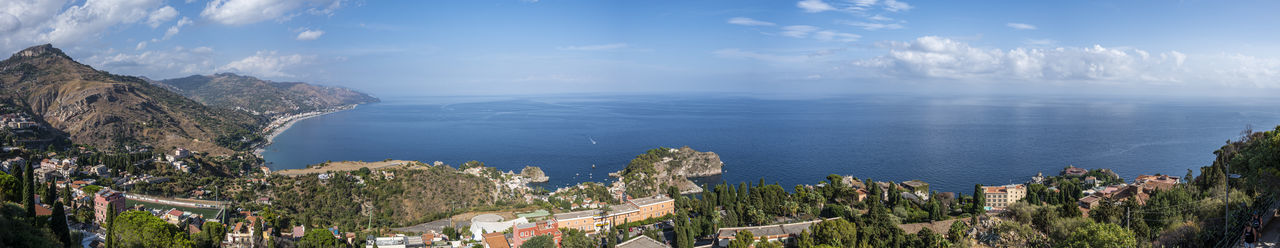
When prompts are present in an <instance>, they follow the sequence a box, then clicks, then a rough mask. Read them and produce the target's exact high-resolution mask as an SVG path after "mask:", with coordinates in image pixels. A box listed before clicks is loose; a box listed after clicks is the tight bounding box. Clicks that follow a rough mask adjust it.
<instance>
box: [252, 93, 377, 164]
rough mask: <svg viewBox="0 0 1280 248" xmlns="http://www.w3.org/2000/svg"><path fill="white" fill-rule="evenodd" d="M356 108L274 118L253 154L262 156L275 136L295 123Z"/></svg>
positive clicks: (345, 107)
mask: <svg viewBox="0 0 1280 248" xmlns="http://www.w3.org/2000/svg"><path fill="white" fill-rule="evenodd" d="M356 106H359V104H352V105H347V106H342V107H337V108H333V109H328V110H324V111H313V112H306V113H301V114H295V115H289V116H285V117H280V118H276V119H275V120H271V124H267V127H264V128H262V132H263V133H266V134H267V136H266V141H264V142H262V143H260V144H258V146H257V148H255V149H254V150H253V152H254V154H257V155H258V156H262V152H263V151H266V149H267V146H270V145H271V143H272V142H274V141H275V140H276V136H278V135H280V134H281V133H284V131H285V130H289V128H290V127H293V124H294V123H297V122H298V121H302V120H306V119H309V118H312V117H316V116H322V115H327V114H332V113H337V112H340V111H346V110H350V109H354V108H356Z"/></svg>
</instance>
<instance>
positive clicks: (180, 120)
mask: <svg viewBox="0 0 1280 248" xmlns="http://www.w3.org/2000/svg"><path fill="white" fill-rule="evenodd" d="M0 88H3V92H0V99H3V100H5V101H7V102H12V103H14V104H16V105H18V106H21V107H23V108H26V109H28V110H29V111H30V112H31V113H32V114H34V115H35V118H37V119H38V121H40V122H43V123H46V124H47V125H49V126H50V127H53V128H55V129H58V130H60V131H62V132H65V133H66V135H67V137H68V138H70V139H71V141H72V142H75V143H78V144H90V145H95V146H100V147H113V146H116V145H128V144H147V145H152V146H155V147H156V148H159V149H168V148H169V147H185V148H189V149H192V150H196V151H207V152H212V153H215V154H221V153H226V152H229V151H231V150H230V149H229V148H235V149H245V148H247V145H245V144H244V143H245V142H249V141H252V140H253V139H254V138H253V137H254V134H253V132H254V131H256V130H258V129H259V128H261V126H262V125H263V123H264V122H265V118H263V117H259V116H253V115H250V114H248V113H245V112H242V111H234V110H230V109H222V108H213V107H208V106H205V105H202V104H200V103H198V102H196V101H192V100H191V99H187V98H186V97H183V96H182V95H179V94H177V93H174V92H172V91H169V90H166V89H164V88H161V87H158V86H156V85H153V84H151V83H148V82H147V80H145V79H142V78H138V77H133V76H121V75H113V74H110V73H107V72H105V71H99V70H95V69H93V68H92V67H89V66H87V65H84V64H80V63H78V62H76V61H75V60H72V59H71V57H68V56H67V55H66V54H63V53H62V50H59V49H57V48H54V47H53V46H51V45H47V44H46V45H41V46H34V47H30V48H27V49H24V50H22V51H20V52H18V53H16V54H14V55H13V56H12V57H10V58H9V59H6V60H4V61H0Z"/></svg>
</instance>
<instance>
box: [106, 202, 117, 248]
mask: <svg viewBox="0 0 1280 248" xmlns="http://www.w3.org/2000/svg"><path fill="white" fill-rule="evenodd" d="M107 209H108V210H107V236H106V238H105V239H106V243H107V248H115V247H116V246H115V240H116V233H115V231H116V211H115V210H116V204H115V203H110V204H108V205H107Z"/></svg>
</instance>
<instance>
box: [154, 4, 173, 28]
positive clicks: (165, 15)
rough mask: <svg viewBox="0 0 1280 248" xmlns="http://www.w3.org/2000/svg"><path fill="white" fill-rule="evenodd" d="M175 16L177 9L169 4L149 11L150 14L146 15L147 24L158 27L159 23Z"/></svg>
mask: <svg viewBox="0 0 1280 248" xmlns="http://www.w3.org/2000/svg"><path fill="white" fill-rule="evenodd" d="M175 17H178V10H176V9H173V7H171V6H164V8H160V9H157V10H156V11H152V12H151V16H150V17H147V25H151V28H158V27H160V24H164V23H165V22H167V21H169V20H173V18H175Z"/></svg>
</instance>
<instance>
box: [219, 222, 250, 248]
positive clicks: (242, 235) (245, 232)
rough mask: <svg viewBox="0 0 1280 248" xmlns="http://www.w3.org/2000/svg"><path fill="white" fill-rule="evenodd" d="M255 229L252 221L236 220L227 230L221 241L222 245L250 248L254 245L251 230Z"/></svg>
mask: <svg viewBox="0 0 1280 248" xmlns="http://www.w3.org/2000/svg"><path fill="white" fill-rule="evenodd" d="M254 229H257V228H256V226H255V225H254V223H253V222H249V223H245V222H243V221H242V222H236V225H235V226H234V227H233V228H231V230H227V237H226V238H224V239H223V241H222V247H236V248H250V247H254V238H253V230H254Z"/></svg>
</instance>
